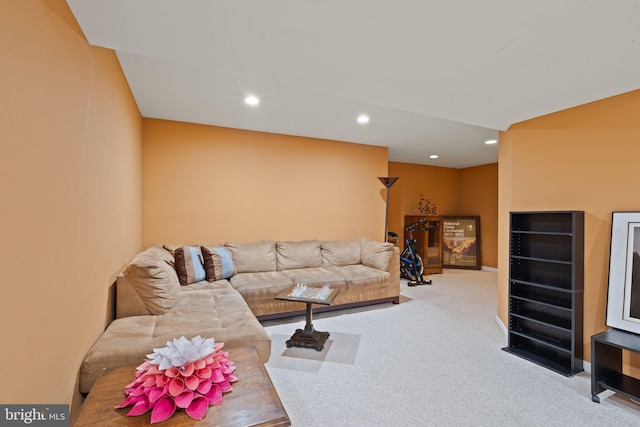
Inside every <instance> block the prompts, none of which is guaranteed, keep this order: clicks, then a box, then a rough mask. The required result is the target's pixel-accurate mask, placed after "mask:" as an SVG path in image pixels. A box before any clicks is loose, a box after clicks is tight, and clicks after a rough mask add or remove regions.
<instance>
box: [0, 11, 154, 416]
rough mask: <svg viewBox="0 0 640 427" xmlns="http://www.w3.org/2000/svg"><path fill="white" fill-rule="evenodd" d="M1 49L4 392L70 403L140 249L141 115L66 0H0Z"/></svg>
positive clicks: (3, 396) (112, 61) (6, 397)
mask: <svg viewBox="0 0 640 427" xmlns="http://www.w3.org/2000/svg"><path fill="white" fill-rule="evenodd" d="M0 52H2V55H1V56H0V75H2V78H0V93H1V94H2V97H1V98H0V174H1V177H2V179H0V200H2V209H1V210H0V236H2V245H0V266H1V267H0V271H2V276H3V277H2V285H1V286H2V288H1V289H2V297H1V298H0V331H1V333H0V336H1V337H2V340H3V344H2V357H0V378H2V381H3V384H4V386H3V387H2V388H0V402H2V403H4V404H11V403H23V404H24V403H33V404H52V403H67V404H70V403H72V401H75V402H78V401H79V396H78V395H77V394H74V390H77V385H76V381H77V374H78V370H79V368H80V364H81V362H82V359H83V358H84V355H85V353H86V352H87V350H88V349H89V347H90V346H91V345H92V344H93V342H94V341H95V340H96V339H97V338H98V336H99V334H100V333H101V332H102V331H103V329H104V327H105V325H106V324H107V321H108V316H109V312H110V310H109V305H110V304H111V300H110V297H109V287H110V285H111V284H112V283H113V281H114V280H115V277H116V274H117V273H118V272H119V271H120V270H121V268H122V267H123V266H124V264H125V263H126V262H127V261H128V260H129V259H131V257H133V255H135V253H136V252H137V251H138V250H139V249H140V236H141V230H140V220H141V202H140V198H141V131H142V125H141V118H140V114H139V112H138V109H137V107H136V105H135V103H134V101H133V98H132V96H131V93H130V91H129V88H128V86H127V83H126V81H125V79H124V77H123V74H122V70H121V69H120V66H119V64H118V61H117V59H116V57H115V55H114V53H113V52H112V51H109V50H105V49H99V48H95V47H90V46H89V45H88V44H87V41H86V40H85V38H84V36H83V35H82V32H81V31H80V29H79V28H78V26H77V23H76V22H75V19H74V18H73V16H72V15H71V12H70V11H69V9H68V6H67V4H66V3H65V2H64V1H62V0H47V1H36V0H29V1H3V2H0ZM75 409H77V405H74V408H73V409H72V412H73V410H75Z"/></svg>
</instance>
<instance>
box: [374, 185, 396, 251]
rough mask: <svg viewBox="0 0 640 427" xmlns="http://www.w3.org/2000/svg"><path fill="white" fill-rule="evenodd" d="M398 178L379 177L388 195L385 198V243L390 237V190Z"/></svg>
mask: <svg viewBox="0 0 640 427" xmlns="http://www.w3.org/2000/svg"><path fill="white" fill-rule="evenodd" d="M398 178H399V177H397V176H379V177H378V179H379V180H380V182H381V183H382V185H384V186H385V188H386V189H387V195H386V197H385V213H384V241H385V242H386V241H387V238H388V236H389V230H388V226H389V189H390V188H391V186H392V185H393V184H394V183H395V182H396V181H397V180H398Z"/></svg>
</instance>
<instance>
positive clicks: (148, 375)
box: [116, 336, 238, 424]
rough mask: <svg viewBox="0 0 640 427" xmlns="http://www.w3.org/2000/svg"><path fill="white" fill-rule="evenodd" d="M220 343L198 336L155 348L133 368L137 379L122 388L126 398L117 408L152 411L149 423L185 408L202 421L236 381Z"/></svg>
mask: <svg viewBox="0 0 640 427" xmlns="http://www.w3.org/2000/svg"><path fill="white" fill-rule="evenodd" d="M223 346H224V344H223V343H215V342H214V340H213V338H209V339H204V338H202V337H200V336H197V337H195V338H193V339H192V340H188V339H186V338H185V337H181V338H177V339H174V340H173V342H171V341H168V342H167V346H166V347H163V348H154V349H153V353H152V354H148V355H147V357H148V359H147V360H145V362H144V363H143V364H142V365H140V366H138V367H137V368H136V378H135V380H133V382H132V383H130V384H129V385H127V386H126V387H125V394H126V395H127V398H126V399H125V400H123V401H122V402H121V403H120V404H119V405H118V406H116V408H126V407H127V406H133V408H131V410H130V411H129V412H128V413H127V415H129V416H137V415H142V414H145V413H147V412H148V411H149V410H151V424H154V423H159V422H161V421H165V420H167V419H169V418H170V417H171V416H172V415H173V414H174V412H175V411H176V408H184V410H185V412H186V413H187V414H188V415H189V416H190V417H191V418H194V419H197V420H201V419H202V418H204V416H205V415H206V414H207V410H208V409H209V405H219V404H221V403H222V393H226V392H228V391H231V390H232V387H231V383H232V382H235V381H238V378H236V376H235V375H234V374H233V372H234V371H235V369H236V367H235V366H234V363H233V362H232V361H230V360H229V359H228V357H229V353H228V352H226V351H222V347H223Z"/></svg>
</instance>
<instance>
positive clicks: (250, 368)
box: [73, 347, 291, 427]
mask: <svg viewBox="0 0 640 427" xmlns="http://www.w3.org/2000/svg"><path fill="white" fill-rule="evenodd" d="M225 350H226V351H228V352H229V360H231V361H233V362H235V364H236V368H237V369H236V371H235V374H236V376H237V377H238V381H237V382H235V383H233V384H232V385H233V390H232V391H230V392H229V393H225V394H224V395H223V397H222V405H216V406H210V407H209V410H208V412H207V415H206V416H205V417H204V418H203V419H202V420H194V419H193V418H191V417H189V416H188V415H187V414H186V413H185V412H184V410H183V409H177V410H176V412H175V414H173V416H172V417H171V418H169V419H168V420H167V421H165V422H162V423H158V424H157V425H159V426H164V425H167V426H168V425H170V426H172V427H173V426H217V427H223V426H225V427H226V426H229V427H231V426H233V427H245V426H273V427H279V426H290V425H291V421H290V420H289V416H288V415H287V412H286V411H285V409H284V407H283V406H282V402H281V401H280V397H279V396H278V394H277V393H276V390H275V388H274V387H273V384H272V383H271V378H269V374H268V373H267V370H266V369H265V367H264V364H263V363H262V361H261V360H260V358H259V357H258V353H257V352H256V349H255V347H243V348H231V349H225ZM141 363H142V362H141ZM136 366H137V365H134V366H127V367H123V368H112V369H108V370H106V371H105V372H104V374H103V375H102V376H101V377H100V378H98V380H97V381H96V383H95V385H94V386H93V388H92V389H91V392H89V395H88V396H87V399H86V400H85V401H84V403H83V404H82V407H81V408H80V413H79V414H78V416H77V417H76V420H75V422H74V423H73V426H74V427H80V426H91V427H94V426H111V425H119V426H148V425H150V420H151V411H149V412H147V413H146V414H144V415H140V416H138V417H129V416H127V412H129V410H130V409H131V407H128V408H123V409H116V408H115V406H116V405H118V404H119V403H120V402H122V401H123V400H124V398H125V394H124V388H125V386H126V385H127V384H129V383H130V382H131V381H133V379H134V378H135V370H136Z"/></svg>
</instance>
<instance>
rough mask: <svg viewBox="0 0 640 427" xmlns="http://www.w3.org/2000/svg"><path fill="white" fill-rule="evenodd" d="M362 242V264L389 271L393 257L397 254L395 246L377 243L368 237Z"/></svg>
mask: <svg viewBox="0 0 640 427" xmlns="http://www.w3.org/2000/svg"><path fill="white" fill-rule="evenodd" d="M360 242H361V245H362V264H364V265H366V266H369V267H373V268H377V269H378V270H384V271H389V264H390V262H391V257H392V256H393V254H394V252H395V247H394V246H393V244H392V243H382V242H376V241H375V240H371V239H368V238H366V237H363V238H362V240H361V241H360Z"/></svg>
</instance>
